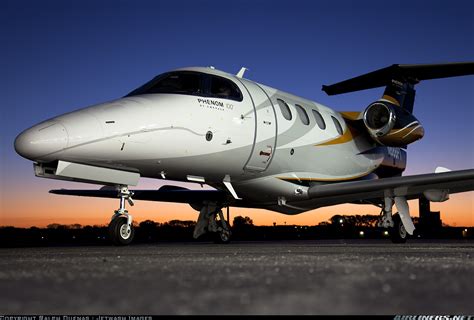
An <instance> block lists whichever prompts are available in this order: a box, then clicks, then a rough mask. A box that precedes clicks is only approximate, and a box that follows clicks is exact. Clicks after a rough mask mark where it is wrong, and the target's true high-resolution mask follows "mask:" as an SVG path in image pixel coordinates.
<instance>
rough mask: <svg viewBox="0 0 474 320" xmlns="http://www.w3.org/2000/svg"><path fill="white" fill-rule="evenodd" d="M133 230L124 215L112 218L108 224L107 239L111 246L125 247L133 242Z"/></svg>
mask: <svg viewBox="0 0 474 320" xmlns="http://www.w3.org/2000/svg"><path fill="white" fill-rule="evenodd" d="M134 236H135V230H134V228H133V226H132V225H130V224H129V223H128V218H127V217H126V216H125V215H121V216H114V217H113V218H112V221H111V222H110V224H109V237H110V239H111V240H112V242H113V244H115V245H117V246H126V245H128V244H130V243H131V242H132V241H133V237H134Z"/></svg>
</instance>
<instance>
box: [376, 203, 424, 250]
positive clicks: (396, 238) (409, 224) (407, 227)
mask: <svg viewBox="0 0 474 320" xmlns="http://www.w3.org/2000/svg"><path fill="white" fill-rule="evenodd" d="M384 200H385V205H384V206H383V207H382V212H381V213H380V214H381V215H380V220H379V222H378V224H377V225H378V226H379V227H383V228H386V229H388V232H389V235H390V239H391V240H392V242H393V243H405V242H406V241H407V239H408V235H409V234H410V235H412V234H413V231H414V230H415V226H414V225H413V221H412V220H411V217H410V210H409V207H408V203H407V200H406V199H405V198H404V197H395V198H392V197H385V199H384ZM394 202H395V205H396V207H397V209H398V211H399V212H398V213H396V214H394V215H392V207H393V204H394Z"/></svg>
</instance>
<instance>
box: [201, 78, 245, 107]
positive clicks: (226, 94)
mask: <svg viewBox="0 0 474 320" xmlns="http://www.w3.org/2000/svg"><path fill="white" fill-rule="evenodd" d="M209 91H210V92H209V93H210V95H211V96H212V97H215V98H222V99H231V100H237V101H242V92H240V89H239V88H238V87H237V85H236V84H235V83H233V82H232V81H230V80H229V79H225V78H222V77H217V76H211V86H210V90H209Z"/></svg>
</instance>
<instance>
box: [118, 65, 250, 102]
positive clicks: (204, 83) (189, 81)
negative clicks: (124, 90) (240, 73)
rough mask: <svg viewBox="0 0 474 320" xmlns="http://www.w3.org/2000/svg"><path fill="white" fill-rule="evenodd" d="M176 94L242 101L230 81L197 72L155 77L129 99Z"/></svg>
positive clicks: (131, 94) (135, 91) (236, 87)
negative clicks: (157, 94) (159, 94)
mask: <svg viewBox="0 0 474 320" xmlns="http://www.w3.org/2000/svg"><path fill="white" fill-rule="evenodd" d="M153 93H174V94H187V95H197V96H203V97H215V98H223V99H231V100H237V101H242V98H243V97H242V92H241V91H240V89H239V87H238V86H237V85H236V84H235V83H234V82H232V81H231V80H229V79H226V78H223V77H219V76H215V75H210V74H206V73H201V72H195V71H175V72H168V73H164V74H162V75H159V76H157V77H155V78H154V79H153V80H151V81H149V82H148V83H146V84H144V85H143V86H141V87H140V88H138V89H135V90H133V91H132V92H130V93H129V94H128V95H127V97H130V96H136V95H141V94H153Z"/></svg>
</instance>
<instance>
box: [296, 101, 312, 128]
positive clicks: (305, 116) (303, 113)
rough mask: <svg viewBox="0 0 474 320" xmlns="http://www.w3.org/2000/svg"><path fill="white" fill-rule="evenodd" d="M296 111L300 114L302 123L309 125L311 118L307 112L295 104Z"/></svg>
mask: <svg viewBox="0 0 474 320" xmlns="http://www.w3.org/2000/svg"><path fill="white" fill-rule="evenodd" d="M295 107H296V111H297V112H298V115H299V116H300V120H301V122H303V124H304V125H306V126H307V125H309V117H308V113H306V110H305V109H304V108H303V107H302V106H300V105H299V104H295Z"/></svg>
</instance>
